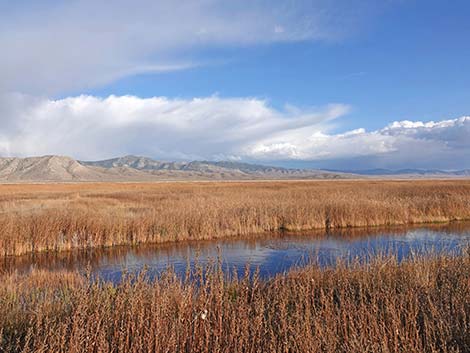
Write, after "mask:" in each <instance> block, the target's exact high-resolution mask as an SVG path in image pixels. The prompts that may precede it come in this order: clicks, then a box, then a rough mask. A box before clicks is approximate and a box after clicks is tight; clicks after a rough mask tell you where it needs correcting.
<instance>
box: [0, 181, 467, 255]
mask: <svg viewBox="0 0 470 353" xmlns="http://www.w3.org/2000/svg"><path fill="white" fill-rule="evenodd" d="M462 219H470V181H469V180H456V181H370V180H368V181H304V182H274V181H271V182H240V183H236V182H233V183H223V182H218V183H217V182H213V183H211V182H207V183H197V182H193V183H190V182H188V183H154V184H145V183H141V184H124V183H123V184H112V183H103V184H44V185H23V184H22V185H0V229H1V232H0V256H5V255H20V254H25V253H29V252H37V251H58V250H69V249H75V248H87V247H99V246H113V245H124V244H138V243H161V242H167V241H178V240H185V239H211V238H216V237H224V236H238V235H249V234H253V233H260V232H266V231H276V230H294V231H296V230H311V229H322V228H337V227H365V226H379V225H399V224H415V223H426V222H448V221H452V220H462Z"/></svg>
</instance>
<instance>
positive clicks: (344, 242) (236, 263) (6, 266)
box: [0, 223, 470, 283]
mask: <svg viewBox="0 0 470 353" xmlns="http://www.w3.org/2000/svg"><path fill="white" fill-rule="evenodd" d="M468 244H470V223H454V224H449V225H444V226H426V227H419V228H416V227H413V228H374V229H368V230H357V229H355V230H344V231H333V232H329V233H325V232H309V233H304V234H299V233H295V234H288V233H283V234H263V235H256V236H254V237H250V238H237V239H224V240H212V241H192V242H182V243H173V244H163V245H153V246H148V245H144V246H134V247H115V248H108V249H94V250H82V251H69V252H61V253H49V254H36V255H28V256H20V257H9V258H4V259H2V260H0V261H2V263H1V264H0V270H1V271H14V270H16V271H18V272H26V271H29V270H30V269H31V268H38V269H48V270H78V271H81V272H86V271H87V270H89V271H91V273H92V275H93V276H94V277H97V276H99V277H100V278H102V279H104V280H109V281H113V282H115V283H116V282H119V281H120V280H121V278H122V277H123V274H124V273H125V272H126V271H127V272H128V273H129V272H136V273H137V272H139V271H141V270H142V269H143V268H145V267H146V268H147V271H148V274H149V275H150V276H152V277H153V276H156V275H157V276H158V274H160V273H161V272H162V271H164V270H165V269H167V268H168V267H169V266H171V267H172V268H173V269H174V270H175V271H176V273H177V274H179V275H183V274H184V273H185V272H186V269H187V266H188V265H189V266H191V267H194V265H195V263H199V264H202V265H204V264H206V263H207V262H209V261H211V262H214V261H215V262H217V259H219V258H220V261H221V263H222V266H223V269H224V271H230V272H233V271H234V270H236V271H237V272H238V273H239V274H242V273H244V271H245V268H246V265H247V264H250V268H251V270H254V269H256V268H258V269H259V273H260V275H261V277H263V278H268V277H271V276H273V275H276V274H278V273H283V272H285V271H287V270H289V269H290V268H292V267H293V266H302V264H305V263H307V262H308V261H311V260H313V261H315V262H316V263H317V264H318V265H319V266H322V267H324V266H334V264H335V263H336V261H338V260H339V259H341V260H345V261H350V260H352V259H356V260H359V261H367V260H368V259H369V258H370V256H373V255H374V254H382V253H385V254H390V255H394V256H396V257H397V259H398V260H399V261H401V260H403V259H404V258H407V257H409V256H413V255H415V254H429V253H431V252H434V253H435V252H446V253H452V254H457V255H458V253H459V252H460V251H461V249H462V248H463V247H464V246H466V245H468Z"/></svg>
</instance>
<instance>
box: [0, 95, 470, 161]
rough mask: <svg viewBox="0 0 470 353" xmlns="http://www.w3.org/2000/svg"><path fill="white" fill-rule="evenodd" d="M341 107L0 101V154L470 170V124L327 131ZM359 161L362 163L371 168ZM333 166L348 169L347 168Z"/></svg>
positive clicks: (208, 101)
mask: <svg viewBox="0 0 470 353" xmlns="http://www.w3.org/2000/svg"><path fill="white" fill-rule="evenodd" d="M348 111H349V108H348V106H345V105H341V104H335V105H329V106H326V107H324V108H322V109H311V110H306V109H299V108H296V107H292V106H288V107H286V109H284V110H277V109H274V108H272V107H271V106H269V104H268V103H267V102H266V101H264V100H260V99H257V98H220V97H217V96H212V97H206V98H195V99H188V100H187V99H169V98H165V97H154V98H145V99H144V98H138V97H134V96H121V97H116V96H110V97H108V98H97V97H93V96H78V97H70V98H65V99H60V100H50V99H47V98H37V97H32V96H26V95H20V94H4V95H0V116H1V117H2V125H1V128H0V154H1V155H4V156H5V155H19V156H29V155H43V154H66V155H70V156H73V157H76V158H80V159H100V158H107V157H112V156H118V155H123V154H128V153H132V154H142V155H148V156H151V157H156V158H161V159H236V160H251V161H253V160H257V161H262V162H267V161H276V160H278V161H286V160H291V161H292V160H297V161H316V162H318V161H334V160H338V161H344V160H348V159H349V160H351V161H354V160H355V159H360V160H361V163H362V164H361V166H369V167H370V166H387V167H398V168H402V167H427V168H430V167H446V168H464V167H470V138H469V137H470V117H462V118H458V119H452V120H444V121H439V122H421V121H414V122H410V121H400V122H394V123H392V124H389V125H388V126H386V127H384V128H383V129H380V130H376V131H366V130H365V129H363V128H359V129H356V130H352V131H348V132H344V133H332V126H333V122H334V120H335V119H337V118H339V117H341V116H344V115H345V114H347V112H348ZM364 161H366V162H367V161H369V164H367V163H365V162H364ZM351 163H353V162H350V164H349V165H342V166H341V165H339V167H343V168H351V167H354V165H351Z"/></svg>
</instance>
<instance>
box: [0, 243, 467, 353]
mask: <svg viewBox="0 0 470 353" xmlns="http://www.w3.org/2000/svg"><path fill="white" fill-rule="evenodd" d="M217 268H218V267H217V264H215V265H213V267H211V269H209V272H208V273H206V275H205V276H203V275H202V274H203V273H204V271H203V270H202V269H196V270H195V273H193V276H192V277H190V276H188V277H187V279H185V280H182V279H178V278H177V277H176V276H175V275H174V274H172V272H171V271H169V272H167V273H166V274H165V275H164V276H163V278H161V279H160V280H159V281H155V282H152V281H149V280H147V279H146V278H145V277H144V276H141V277H139V278H134V279H128V280H127V281H125V282H124V283H121V284H119V285H116V286H113V285H112V284H109V283H96V282H95V283H91V282H89V281H88V280H87V279H86V278H84V277H81V276H80V275H78V274H75V273H69V272H64V273H53V272H41V271H37V272H32V273H31V274H30V275H29V276H26V277H22V276H19V275H14V274H10V275H5V276H4V277H3V278H0V351H1V352H312V353H313V352H361V353H362V352H469V351H470V253H469V252H468V249H467V252H466V253H465V254H464V255H463V256H459V257H450V256H445V255H436V256H434V257H431V258H430V259H429V258H428V259H423V258H415V259H413V260H408V261H406V262H404V263H401V264H397V263H396V261H395V260H394V258H387V257H385V258H377V259H375V260H374V261H373V262H372V263H371V264H369V265H367V266H365V265H358V264H357V265H353V266H351V267H345V266H341V265H340V266H339V267H337V268H334V269H333V268H332V269H328V270H320V269H319V268H318V267H315V266H314V265H311V266H309V267H307V268H304V269H298V270H293V271H291V272H289V273H287V274H286V275H280V276H278V277H276V278H274V279H271V280H268V281H261V280H259V279H258V278H257V277H256V275H255V276H254V277H251V278H250V277H249V276H248V275H246V276H245V277H244V278H240V279H237V278H234V277H232V278H231V279H230V278H228V277H224V275H223V274H222V273H221V272H220V270H217ZM189 278H190V279H189Z"/></svg>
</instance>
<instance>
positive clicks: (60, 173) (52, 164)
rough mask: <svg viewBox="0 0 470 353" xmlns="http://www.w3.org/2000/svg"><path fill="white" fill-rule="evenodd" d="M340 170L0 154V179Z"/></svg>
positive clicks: (283, 175) (325, 175)
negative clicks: (24, 156) (90, 159)
mask: <svg viewBox="0 0 470 353" xmlns="http://www.w3.org/2000/svg"><path fill="white" fill-rule="evenodd" d="M348 177H351V176H350V175H348V174H344V173H332V172H326V171H321V170H303V169H287V168H282V167H272V166H264V165H259V164H249V163H240V162H230V161H219V162H212V161H191V162H166V161H158V160H154V159H152V158H148V157H142V156H133V155H128V156H123V157H117V158H111V159H106V160H101V161H80V160H75V159H73V158H71V157H67V156H57V155H47V156H40V157H26V158H19V157H7V158H0V182H88V181H113V182H119V181H126V182H127V181H158V180H251V179H254V180H256V179H258V180H259V179H338V178H348Z"/></svg>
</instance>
